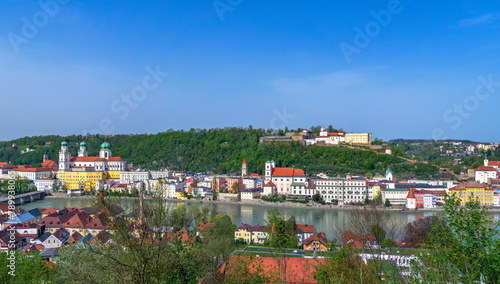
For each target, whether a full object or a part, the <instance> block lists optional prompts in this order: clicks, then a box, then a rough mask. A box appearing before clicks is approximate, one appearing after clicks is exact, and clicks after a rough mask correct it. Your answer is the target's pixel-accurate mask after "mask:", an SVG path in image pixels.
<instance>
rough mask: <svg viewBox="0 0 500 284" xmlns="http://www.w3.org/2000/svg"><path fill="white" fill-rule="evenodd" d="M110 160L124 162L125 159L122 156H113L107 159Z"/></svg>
mask: <svg viewBox="0 0 500 284" xmlns="http://www.w3.org/2000/svg"><path fill="white" fill-rule="evenodd" d="M107 160H108V161H112V162H123V161H124V160H123V159H122V158H120V157H111V158H109V159H107Z"/></svg>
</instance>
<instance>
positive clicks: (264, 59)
mask: <svg viewBox="0 0 500 284" xmlns="http://www.w3.org/2000/svg"><path fill="white" fill-rule="evenodd" d="M310 2H312V3H310ZM310 2H309V1H308V2H306V1H291V0H289V1H257V0H254V1H249V0H217V1H213V0H209V1H154V0H151V1H141V2H139V1H85V2H84V1H68V0H64V1H63V0H59V2H58V1H57V0H42V1H41V3H46V4H47V5H46V7H45V8H44V7H42V6H40V4H39V3H38V2H37V1H26V0H15V1H14V0H7V1H2V3H1V4H0V5H1V9H0V34H1V35H2V37H1V38H0V63H1V64H0V86H1V87H0V98H1V100H0V101H1V103H0V104H1V106H2V107H1V109H2V117H3V123H2V124H1V125H0V140H9V139H14V138H17V137H23V136H31V135H45V134H59V135H68V134H82V133H86V132H90V133H96V132H99V133H105V134H118V133H156V132H161V131H166V130H168V129H170V128H173V129H189V128H215V127H225V126H248V125H253V126H254V127H263V128H271V127H273V128H276V127H284V126H288V127H289V128H297V127H309V126H311V125H329V124H332V125H333V126H334V127H337V128H343V129H344V130H345V131H348V132H351V131H353V132H372V133H373V137H379V138H383V139H393V138H457V139H471V140H477V141H496V142H500V133H499V132H498V122H497V118H496V114H497V112H498V106H499V105H500V104H499V103H500V64H499V63H500V37H498V31H499V28H500V2H499V1H472V0H471V1H423V0H422V1H416V0H414V1H410V0H401V1H396V0H390V1H310ZM346 47H347V48H346ZM152 74H153V75H155V76H152ZM124 98H125V99H124ZM127 98H128V99H127Z"/></svg>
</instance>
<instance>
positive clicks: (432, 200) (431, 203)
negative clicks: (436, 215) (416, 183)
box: [424, 194, 436, 208]
mask: <svg viewBox="0 0 500 284" xmlns="http://www.w3.org/2000/svg"><path fill="white" fill-rule="evenodd" d="M424 208H436V196H434V195H432V194H424Z"/></svg>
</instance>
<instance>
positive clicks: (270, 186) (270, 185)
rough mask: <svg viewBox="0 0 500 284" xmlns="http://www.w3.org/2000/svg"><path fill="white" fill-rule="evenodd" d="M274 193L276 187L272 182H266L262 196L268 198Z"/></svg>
mask: <svg viewBox="0 0 500 284" xmlns="http://www.w3.org/2000/svg"><path fill="white" fill-rule="evenodd" d="M275 193H276V185H275V184H274V183H273V182H272V181H268V182H267V183H266V185H264V188H263V192H262V195H264V196H268V195H273V194H275Z"/></svg>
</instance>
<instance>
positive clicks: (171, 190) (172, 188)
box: [166, 183, 184, 198]
mask: <svg viewBox="0 0 500 284" xmlns="http://www.w3.org/2000/svg"><path fill="white" fill-rule="evenodd" d="M177 190H184V184H183V183H171V184H169V185H168V191H166V192H168V198H175V192H176V191H177Z"/></svg>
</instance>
